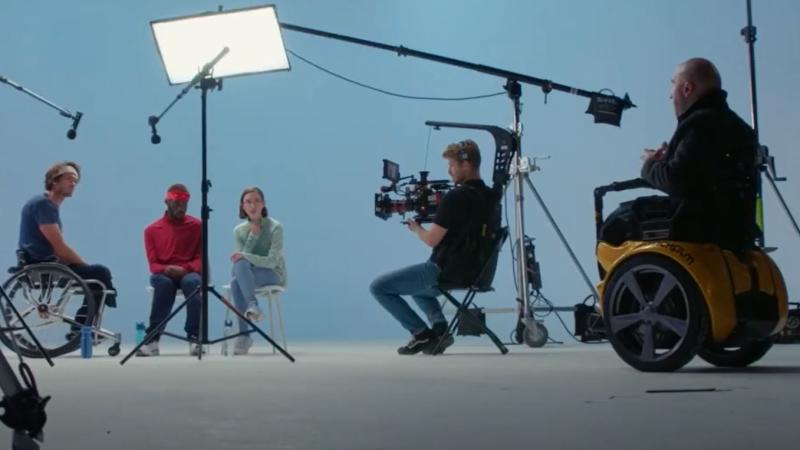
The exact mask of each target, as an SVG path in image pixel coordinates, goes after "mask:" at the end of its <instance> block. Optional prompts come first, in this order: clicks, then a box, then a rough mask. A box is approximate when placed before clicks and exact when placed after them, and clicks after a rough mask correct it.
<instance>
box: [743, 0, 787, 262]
mask: <svg viewBox="0 0 800 450" xmlns="http://www.w3.org/2000/svg"><path fill="white" fill-rule="evenodd" d="M741 35H742V36H743V37H744V41H745V43H746V44H747V50H748V51H747V56H748V61H749V69H750V70H749V72H750V115H751V120H752V125H753V130H754V131H755V133H756V140H757V141H758V142H760V140H759V135H758V97H757V94H756V56H755V42H756V27H755V26H753V10H752V6H751V1H750V0H747V26H746V27H744V28H742V31H741ZM758 165H759V168H760V171H761V174H762V175H763V176H764V178H766V179H767V181H768V182H769V184H770V186H772V190H773V191H774V192H775V195H776V196H777V197H778V201H779V202H780V204H781V208H783V211H784V212H785V213H786V215H787V216H788V217H789V221H790V222H791V223H792V226H793V227H794V231H795V232H797V235H798V236H800V226H798V225H797V221H796V220H795V218H794V215H792V211H791V210H790V209H789V205H787V204H786V200H784V199H783V195H782V194H781V191H780V190H779V189H778V185H777V183H776V182H778V181H786V177H779V176H778V175H777V173H776V171H775V157H773V156H770V154H769V148H767V147H766V146H764V145H759V147H758ZM759 181H760V180H759ZM756 199H757V205H758V207H757V209H756V222H757V223H758V227H759V231H758V236H757V237H756V244H757V245H758V246H759V247H764V245H765V242H764V207H763V198H762V183H760V182H759V183H758V193H757V196H756Z"/></svg>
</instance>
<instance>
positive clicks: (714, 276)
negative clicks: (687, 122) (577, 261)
mask: <svg viewBox="0 0 800 450" xmlns="http://www.w3.org/2000/svg"><path fill="white" fill-rule="evenodd" d="M640 187H648V185H647V183H646V182H644V181H643V180H641V179H636V180H628V181H623V182H617V183H612V184H610V185H607V186H601V187H598V188H597V189H595V219H596V225H597V234H598V243H597V250H596V255H597V262H598V269H599V272H600V278H601V281H600V283H599V284H598V286H597V290H598V294H599V297H600V313H601V314H602V316H603V322H604V325H605V332H606V336H607V338H608V340H609V341H610V342H611V344H612V346H613V347H614V350H615V351H616V353H617V354H618V355H619V356H620V357H621V358H622V359H623V360H624V361H625V362H626V363H628V364H629V365H631V366H632V367H634V368H636V369H638V370H641V371H648V372H649V371H658V372H663V371H674V370H677V369H680V368H681V367H683V366H684V365H685V364H687V363H688V362H689V361H691V360H692V358H694V356H695V355H698V356H700V357H701V358H702V359H704V360H705V361H707V362H709V363H711V364H713V365H715V366H720V367H744V366H747V365H750V364H752V363H754V362H756V361H758V360H759V359H760V358H761V357H762V356H764V355H765V354H766V353H767V351H769V349H770V348H771V347H772V344H773V337H774V336H775V335H776V334H777V333H779V332H780V330H781V329H782V328H783V327H784V325H785V323H786V318H787V314H788V299H787V293H786V286H785V284H784V281H783V277H782V276H781V272H780V270H778V267H777V266H776V265H775V263H774V262H773V261H772V259H771V258H770V257H769V256H768V255H767V254H766V253H764V251H763V250H761V249H758V248H757V249H754V250H751V251H747V252H744V253H741V254H736V253H734V252H731V251H729V250H726V249H723V248H721V247H720V246H719V245H716V244H708V243H696V242H681V241H674V240H670V239H669V237H670V236H671V226H672V223H673V220H674V218H675V215H676V214H675V213H671V212H668V211H669V209H668V208H666V207H665V206H664V205H665V202H664V201H665V200H667V199H666V198H665V197H649V198H643V199H645V200H647V199H653V200H656V202H655V203H656V204H657V203H658V202H657V200H662V202H661V205H662V207H661V208H659V207H658V205H656V207H655V208H649V210H648V208H639V210H638V211H636V214H635V215H636V217H635V218H634V219H633V220H632V222H635V223H634V228H635V231H634V232H633V235H634V237H633V238H632V239H627V240H625V241H624V242H621V243H620V242H613V243H611V242H607V241H604V239H603V238H604V237H605V236H603V234H604V233H603V196H604V195H605V194H606V193H607V192H611V191H621V190H626V189H634V188H640ZM637 200H638V199H637ZM633 209H636V208H633Z"/></svg>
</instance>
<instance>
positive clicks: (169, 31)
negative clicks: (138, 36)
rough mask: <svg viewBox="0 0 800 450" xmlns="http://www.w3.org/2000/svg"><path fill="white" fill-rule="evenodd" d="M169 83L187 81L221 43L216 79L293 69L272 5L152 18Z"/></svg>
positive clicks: (153, 29)
mask: <svg viewBox="0 0 800 450" xmlns="http://www.w3.org/2000/svg"><path fill="white" fill-rule="evenodd" d="M150 28H151V30H152V32H153V38H154V39H155V41H156V47H157V49H158V54H159V56H160V58H161V62H162V64H163V66H164V70H165V71H166V73H167V80H168V81H169V84H171V85H176V84H183V83H186V82H189V81H191V80H192V79H193V78H194V77H195V75H197V73H198V72H199V71H200V70H201V69H202V68H203V66H204V65H205V64H207V63H208V62H210V61H211V60H212V59H214V57H216V56H217V55H218V54H219V53H220V52H221V51H222V49H223V48H225V47H228V48H229V49H230V52H229V53H228V54H227V55H225V57H223V58H222V59H221V60H220V61H219V62H218V63H217V64H216V65H215V66H214V68H213V72H212V76H213V77H214V78H227V77H235V76H242V75H252V74H257V73H264V72H275V71H284V70H291V66H290V64H289V58H288V57H287V55H286V49H285V47H284V44H283V36H282V35H281V27H280V22H278V12H277V9H276V8H275V5H271V4H270V5H261V6H253V7H248V8H241V9H231V10H228V11H215V12H207V13H200V14H194V15H189V16H182V17H174V18H170V19H160V20H153V21H151V22H150Z"/></svg>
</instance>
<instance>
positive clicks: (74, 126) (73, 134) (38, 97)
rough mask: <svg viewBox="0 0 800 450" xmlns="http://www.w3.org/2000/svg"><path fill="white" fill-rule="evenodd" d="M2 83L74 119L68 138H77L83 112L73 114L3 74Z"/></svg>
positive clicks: (0, 78) (0, 80) (0, 81)
mask: <svg viewBox="0 0 800 450" xmlns="http://www.w3.org/2000/svg"><path fill="white" fill-rule="evenodd" d="M0 83H5V84H7V85H9V86H11V87H13V88H14V89H16V90H18V91H20V92H23V93H25V94H28V95H30V96H31V97H33V98H35V99H36V100H39V101H40V102H42V103H44V104H45V105H47V106H49V107H51V108H53V109H55V110H57V111H58V113H59V114H61V115H62V116H64V117H67V118H70V119H72V126H71V127H70V129H69V130H68V131H67V139H70V140H72V139H75V137H76V136H77V135H78V124H79V123H81V118H82V117H83V113H82V112H80V111H76V112H75V114H73V113H71V112H69V111H67V110H66V109H64V108H62V107H60V106H58V105H56V104H55V103H53V102H51V101H50V100H47V99H46V98H44V97H42V96H41V95H39V94H36V93H35V92H32V91H29V90H28V89H26V88H24V87H23V86H20V85H19V84H17V83H15V82H13V81H11V80H9V79H8V78H6V77H4V76H3V75H0Z"/></svg>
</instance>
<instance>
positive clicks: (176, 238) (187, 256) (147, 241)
mask: <svg viewBox="0 0 800 450" xmlns="http://www.w3.org/2000/svg"><path fill="white" fill-rule="evenodd" d="M201 234H202V229H201V223H200V220H199V219H197V218H196V217H192V216H189V215H187V216H184V217H183V219H182V220H172V219H171V218H170V217H169V216H168V215H167V214H164V217H162V218H160V219H158V220H156V221H155V222H153V223H151V224H150V225H148V226H147V228H145V229H144V248H145V250H146V251H147V262H148V264H149V265H150V272H151V273H154V274H155V273H162V272H164V268H165V267H166V266H180V267H182V268H184V269H186V270H187V271H188V272H198V273H200V271H201V270H202V262H201V256H200V250H201V247H202V240H201Z"/></svg>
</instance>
